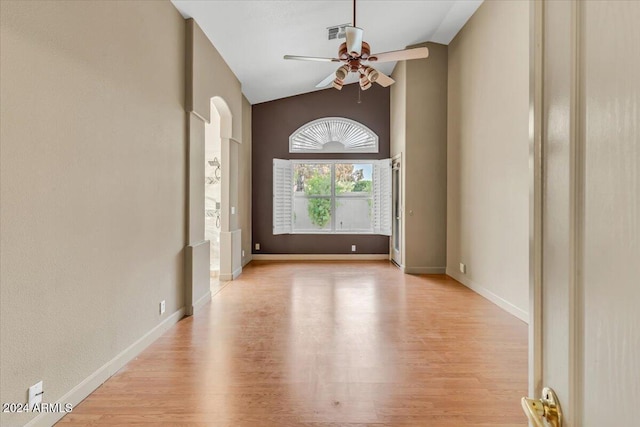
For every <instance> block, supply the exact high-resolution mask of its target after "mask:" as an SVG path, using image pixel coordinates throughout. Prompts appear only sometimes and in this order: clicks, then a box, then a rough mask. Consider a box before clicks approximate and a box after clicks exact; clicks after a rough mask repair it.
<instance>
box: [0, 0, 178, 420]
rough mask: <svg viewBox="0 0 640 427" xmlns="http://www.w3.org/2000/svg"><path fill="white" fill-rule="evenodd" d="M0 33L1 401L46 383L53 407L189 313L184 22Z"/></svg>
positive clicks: (107, 22)
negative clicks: (167, 321) (186, 305)
mask: <svg viewBox="0 0 640 427" xmlns="http://www.w3.org/2000/svg"><path fill="white" fill-rule="evenodd" d="M0 19H1V36H0V43H1V45H0V55H1V59H0V63H1V68H0V71H1V75H2V79H1V83H0V90H1V96H0V99H1V104H0V109H1V110H0V113H1V121H0V122H1V125H0V143H1V153H2V157H1V160H0V165H1V166H0V170H1V172H0V173H1V180H0V199H1V203H0V204H1V208H0V209H1V214H0V228H1V238H0V251H1V265H2V267H1V269H0V282H1V287H0V289H1V302H0V310H1V313H2V322H1V327H0V328H1V329H0V332H1V339H0V341H1V342H2V345H1V353H0V355H1V357H0V369H1V371H2V375H0V390H1V398H0V400H1V401H2V402H24V401H25V400H26V391H27V387H29V386H30V385H32V384H34V383H35V382H37V381H39V380H44V388H45V395H44V396H45V401H47V402H55V401H56V400H57V399H59V398H61V397H62V396H63V395H65V393H67V392H69V391H70V390H71V389H72V388H73V387H76V386H78V385H79V384H80V383H81V382H82V381H83V380H85V379H87V380H89V379H88V377H89V376H90V375H91V374H93V373H94V372H96V371H97V370H99V369H100V368H101V367H104V366H105V364H107V362H109V361H111V360H113V359H114V358H116V356H117V355H119V354H121V352H123V351H124V350H125V349H127V347H129V346H131V345H132V344H134V343H135V342H136V341H137V340H139V339H140V338H141V337H143V336H144V335H145V334H147V333H148V332H149V331H151V330H152V329H153V328H155V327H156V326H158V325H159V324H160V322H162V321H163V320H164V319H167V318H168V316H170V315H171V314H173V313H179V310H180V309H181V308H182V307H183V304H184V299H183V260H184V257H183V249H184V246H185V241H186V236H185V227H184V225H185V215H186V212H185V189H186V182H185V178H186V171H185V165H186V159H185V154H186V140H185V129H186V123H185V113H184V99H185V84H184V82H185V73H184V68H185V67H184V58H185V22H184V19H183V18H182V17H181V16H180V14H179V13H178V12H177V11H176V10H175V8H174V7H173V6H172V5H171V4H170V3H169V2H76V1H73V2H62V1H56V2H50V1H16V2H13V1H4V0H3V1H2V2H0ZM163 299H164V300H166V313H165V314H164V315H162V316H160V314H159V310H158V308H159V307H158V305H159V302H160V300H163ZM105 372H106V371H105ZM100 379H101V378H100V377H94V378H93V380H94V381H95V380H97V381H99V380H100ZM89 382H90V381H89ZM85 384H87V383H85ZM0 417H1V418H0V420H1V421H0V424H2V425H3V426H5V425H6V426H11V425H22V424H24V423H25V422H26V421H27V420H28V419H30V418H32V416H31V415H11V414H6V413H2V414H1V415H0Z"/></svg>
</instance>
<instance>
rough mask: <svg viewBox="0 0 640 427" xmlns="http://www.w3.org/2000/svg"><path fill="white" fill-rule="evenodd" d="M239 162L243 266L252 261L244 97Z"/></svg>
mask: <svg viewBox="0 0 640 427" xmlns="http://www.w3.org/2000/svg"><path fill="white" fill-rule="evenodd" d="M239 148H240V150H239V160H238V192H239V194H238V217H239V226H240V228H241V229H242V250H244V256H243V257H242V265H245V264H247V263H248V262H249V261H251V104H250V103H249V101H248V100H247V98H245V97H244V96H243V97H242V144H241V146H240V147H239Z"/></svg>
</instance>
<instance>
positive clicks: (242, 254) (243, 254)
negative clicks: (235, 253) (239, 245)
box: [242, 249, 244, 258]
mask: <svg viewBox="0 0 640 427" xmlns="http://www.w3.org/2000/svg"><path fill="white" fill-rule="evenodd" d="M242 258H244V249H243V250H242Z"/></svg>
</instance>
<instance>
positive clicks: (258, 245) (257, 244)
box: [256, 243, 260, 251]
mask: <svg viewBox="0 0 640 427" xmlns="http://www.w3.org/2000/svg"><path fill="white" fill-rule="evenodd" d="M259 250H260V243H256V251H259Z"/></svg>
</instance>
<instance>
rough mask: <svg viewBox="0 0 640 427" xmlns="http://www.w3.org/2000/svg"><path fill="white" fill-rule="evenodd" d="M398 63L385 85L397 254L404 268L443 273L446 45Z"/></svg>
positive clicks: (433, 45) (430, 47) (444, 240)
mask: <svg viewBox="0 0 640 427" xmlns="http://www.w3.org/2000/svg"><path fill="white" fill-rule="evenodd" d="M417 46H427V47H428V48H429V58H426V59H421V60H412V61H407V62H400V63H398V65H397V66H396V68H395V70H394V72H393V75H392V77H393V78H394V79H395V80H396V84H394V85H393V86H392V87H391V156H396V155H398V154H402V167H401V173H402V177H403V191H402V197H401V200H402V206H403V208H402V209H403V215H402V218H403V231H402V233H401V234H402V250H401V259H402V266H403V268H404V270H405V271H406V272H408V273H444V270H445V263H446V220H447V213H446V207H447V203H446V189H447V46H444V45H440V44H436V43H424V44H421V45H417Z"/></svg>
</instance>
